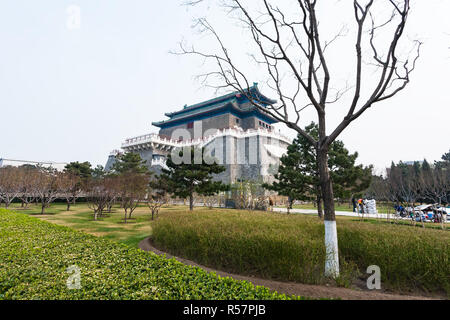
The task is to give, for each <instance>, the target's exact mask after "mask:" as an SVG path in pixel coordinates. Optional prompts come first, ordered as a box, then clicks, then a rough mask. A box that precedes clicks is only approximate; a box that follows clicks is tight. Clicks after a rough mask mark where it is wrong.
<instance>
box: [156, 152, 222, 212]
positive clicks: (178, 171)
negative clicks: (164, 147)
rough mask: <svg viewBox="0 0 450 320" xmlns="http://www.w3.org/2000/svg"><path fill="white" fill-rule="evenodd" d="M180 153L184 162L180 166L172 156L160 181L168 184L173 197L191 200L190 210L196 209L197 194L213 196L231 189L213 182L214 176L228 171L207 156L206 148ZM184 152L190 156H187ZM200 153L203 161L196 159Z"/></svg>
mask: <svg viewBox="0 0 450 320" xmlns="http://www.w3.org/2000/svg"><path fill="white" fill-rule="evenodd" d="M178 151H179V153H178V155H179V156H180V157H181V158H183V159H184V161H183V162H182V163H180V164H178V163H174V161H173V159H172V155H171V154H170V155H169V156H168V158H167V161H166V165H167V169H162V174H161V176H160V179H164V180H165V181H167V182H168V189H169V192H170V193H171V194H172V195H174V196H177V197H181V198H189V210H191V211H192V210H193V209H194V194H195V193H197V194H200V195H205V196H211V195H215V194H216V193H218V192H220V191H227V190H228V189H229V186H228V185H225V184H223V183H222V182H220V181H214V180H213V175H214V174H219V173H222V172H224V171H225V170H226V169H225V167H224V166H221V165H219V164H217V163H216V162H215V161H212V160H213V159H211V158H210V157H208V156H207V155H205V152H204V151H205V150H204V148H201V149H197V148H194V147H191V148H183V149H180V150H178ZM184 152H187V153H190V154H185V153H184ZM200 152H201V155H202V157H201V159H196V158H197V157H196V156H195V155H196V154H200ZM186 160H187V161H186Z"/></svg>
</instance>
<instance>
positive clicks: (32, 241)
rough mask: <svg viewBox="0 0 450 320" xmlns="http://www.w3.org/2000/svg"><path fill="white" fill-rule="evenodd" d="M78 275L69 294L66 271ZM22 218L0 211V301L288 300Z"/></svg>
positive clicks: (257, 288) (259, 288)
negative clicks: (77, 282) (78, 285)
mask: <svg viewBox="0 0 450 320" xmlns="http://www.w3.org/2000/svg"><path fill="white" fill-rule="evenodd" d="M72 265H76V266H77V267H78V268H80V271H81V289H71V290H69V289H68V288H67V285H66V281H67V279H68V277H69V276H70V274H69V273H67V272H66V271H67V268H68V267H70V266H72ZM290 298H295V297H288V296H285V295H282V294H278V293H276V292H273V291H269V289H267V288H264V287H259V286H258V287H255V286H254V285H252V284H251V283H249V282H246V281H236V280H233V279H231V278H223V277H220V276H218V275H216V274H214V273H208V272H205V271H203V270H202V269H200V268H196V267H190V266H186V265H183V264H181V263H179V262H177V261H176V260H174V259H167V258H165V257H160V256H157V255H155V254H153V253H148V252H144V251H142V250H140V249H136V248H130V247H127V246H125V245H122V244H118V243H115V242H112V241H109V240H106V239H102V238H97V237H95V236H92V235H88V234H85V233H82V232H79V231H75V230H72V229H70V228H67V227H62V226H56V225H53V224H51V223H48V222H45V221H40V220H38V219H36V218H33V217H29V216H27V215H25V214H20V213H14V212H11V211H7V210H3V209H0V299H290Z"/></svg>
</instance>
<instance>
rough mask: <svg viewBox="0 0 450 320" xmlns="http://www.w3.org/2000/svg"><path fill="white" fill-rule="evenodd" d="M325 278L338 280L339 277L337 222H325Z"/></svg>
mask: <svg viewBox="0 0 450 320" xmlns="http://www.w3.org/2000/svg"><path fill="white" fill-rule="evenodd" d="M324 223H325V248H326V258H325V276H326V277H332V278H336V277H338V276H339V252H338V240H337V229H336V221H329V220H325V221H324Z"/></svg>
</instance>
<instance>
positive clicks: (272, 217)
mask: <svg viewBox="0 0 450 320" xmlns="http://www.w3.org/2000/svg"><path fill="white" fill-rule="evenodd" d="M14 206H15V207H16V208H15V210H16V211H17V212H24V213H27V214H29V215H31V216H33V217H37V218H39V219H42V220H46V221H49V222H52V223H55V224H58V225H63V226H67V227H70V228H73V229H77V230H80V231H83V232H86V233H89V234H92V235H95V236H99V237H104V238H107V239H110V240H114V241H117V242H121V243H124V244H126V245H128V246H131V247H134V248H136V247H137V244H138V243H139V242H140V241H141V240H142V239H144V238H146V237H148V236H152V238H153V241H154V244H155V246H156V247H158V248H160V249H163V250H165V251H167V252H170V253H172V254H174V255H178V256H181V257H184V258H188V259H191V260H194V261H196V262H198V263H200V264H203V265H206V266H210V267H213V268H216V269H221V270H224V271H229V272H235V273H240V274H244V275H256V276H260V277H263V278H269V279H279V280H287V281H297V282H301V283H313V284H321V283H324V282H325V279H324V278H323V276H322V275H323V267H324V259H325V257H324V252H325V249H324V241H323V238H324V227H323V223H322V222H321V221H319V220H318V218H317V217H316V216H314V215H301V214H291V215H286V214H281V213H273V212H256V211H254V212H249V211H244V210H231V209H213V210H210V209H207V208H202V207H196V208H195V209H194V212H189V211H188V209H187V207H185V206H169V207H166V208H162V209H161V213H160V216H159V217H158V219H156V220H155V221H151V220H150V218H151V216H150V211H149V209H148V208H147V207H146V206H141V207H139V208H137V209H136V210H135V212H134V213H133V219H132V220H129V221H128V223H126V224H125V223H124V222H123V215H124V214H123V210H122V209H120V208H119V207H114V209H113V212H112V213H111V214H106V216H105V217H103V218H101V219H100V220H99V221H94V220H93V214H92V210H90V209H89V208H88V207H87V205H86V204H83V203H80V204H76V205H75V206H73V207H72V208H71V211H69V212H67V211H65V210H66V206H65V204H62V203H61V204H59V203H54V204H52V206H51V208H48V209H47V211H46V214H45V215H41V214H40V209H39V207H35V206H31V207H30V208H29V209H26V210H22V209H20V205H14ZM337 223H338V236H339V249H340V258H341V261H340V263H341V275H342V276H341V278H340V279H338V281H337V284H338V285H344V286H350V285H351V284H354V283H360V282H361V280H364V278H367V276H368V275H367V274H366V269H367V267H368V266H370V265H378V266H379V267H380V268H381V273H382V286H383V288H385V289H392V290H393V291H397V292H405V293H407V292H416V291H422V292H423V291H428V292H432V293H437V294H441V293H444V294H447V295H450V278H449V274H448V270H450V264H449V255H450V252H449V251H450V247H449V245H448V244H449V241H450V232H448V230H440V229H430V227H431V225H432V224H426V226H427V228H421V227H419V224H417V226H416V227H415V228H414V227H411V225H410V223H409V221H408V222H406V221H405V222H404V223H406V224H405V225H402V223H403V222H400V223H399V224H388V223H386V222H385V221H383V220H375V219H365V220H364V221H360V220H359V219H358V218H355V217H343V216H338V217H337ZM429 225H430V226H429ZM433 227H438V226H437V225H436V226H433Z"/></svg>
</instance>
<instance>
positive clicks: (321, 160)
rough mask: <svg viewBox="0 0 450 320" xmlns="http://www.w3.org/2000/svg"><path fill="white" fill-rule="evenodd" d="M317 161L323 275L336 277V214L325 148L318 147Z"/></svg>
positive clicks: (337, 262)
mask: <svg viewBox="0 0 450 320" xmlns="http://www.w3.org/2000/svg"><path fill="white" fill-rule="evenodd" d="M317 163H318V168H319V174H320V186H321V189H322V200H323V206H324V225H325V249H326V259H325V276H327V277H331V278H336V277H338V276H339V251H338V239H337V228H336V216H335V211H334V197H333V185H332V182H331V177H330V172H329V170H328V155H327V150H326V149H323V148H318V150H317Z"/></svg>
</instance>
